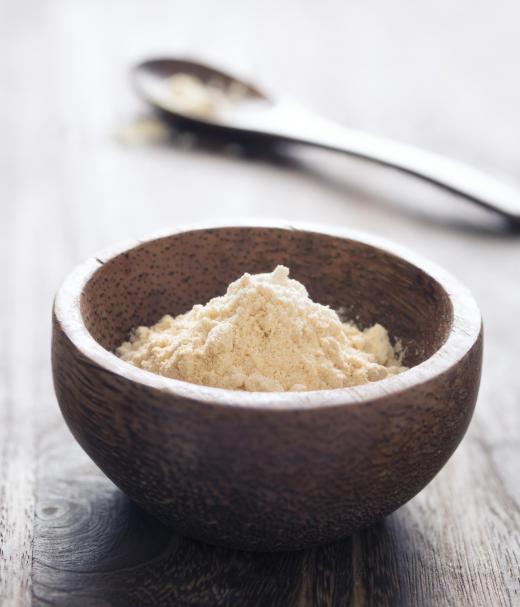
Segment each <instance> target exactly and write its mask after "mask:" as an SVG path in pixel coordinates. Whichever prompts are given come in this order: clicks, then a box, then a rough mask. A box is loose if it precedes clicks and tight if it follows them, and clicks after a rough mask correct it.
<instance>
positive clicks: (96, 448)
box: [52, 224, 482, 550]
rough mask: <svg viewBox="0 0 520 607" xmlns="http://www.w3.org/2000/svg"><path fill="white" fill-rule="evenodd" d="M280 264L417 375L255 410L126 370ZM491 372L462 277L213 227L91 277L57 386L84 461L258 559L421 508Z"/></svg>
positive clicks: (284, 396)
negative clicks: (166, 333) (396, 347)
mask: <svg viewBox="0 0 520 607" xmlns="http://www.w3.org/2000/svg"><path fill="white" fill-rule="evenodd" d="M277 264H284V265H286V266H288V267H289V268H290V270H291V276H292V277H293V278H296V279H297V280H299V281H301V282H302V283H303V284H304V285H306V287H307V288H308V291H309V294H310V296H311V297H312V299H313V300H314V301H317V302H320V303H322V304H327V305H330V306H331V307H333V308H336V309H337V308H339V307H342V308H345V309H346V310H347V313H348V314H349V315H350V316H351V317H352V318H353V319H355V320H356V322H357V323H358V324H360V325H361V326H368V325H370V324H373V323H375V322H380V323H382V324H383V325H384V326H386V327H387V328H388V329H389V332H390V334H391V335H392V336H394V337H398V338H399V339H400V340H401V341H402V343H403V345H404V346H405V348H406V357H405V360H404V363H405V364H406V365H407V366H410V367H412V368H411V369H409V370H408V371H405V372H404V373H402V374H400V375H397V376H395V377H391V378H388V379H385V380H382V381H379V382H374V383H372V384H367V385H363V386H357V387H354V388H343V389H337V390H322V391H315V392H299V393H254V392H249V393H248V392H239V391H228V390H223V389H219V388H209V387H204V386H197V385H194V384H189V383H186V382H182V381H177V380H173V379H168V378H164V377H161V376H159V375H154V374H152V373H149V372H147V371H143V370H141V369H138V368H136V367H133V366H132V365H130V364H128V363H125V362H123V361H121V360H120V359H118V358H117V357H116V356H115V355H114V353H113V352H114V349H115V348H116V347H117V346H118V345H119V344H120V343H121V342H122V341H123V340H124V339H125V338H127V337H128V334H129V331H130V330H131V329H132V328H134V327H136V326H138V325H150V324H152V323H155V322H156V321H157V320H159V319H160V318H161V317H162V316H163V315H164V314H166V313H169V314H173V315H176V314H179V313H181V312H186V311H187V310H189V309H190V308H191V307H192V306H193V305H194V304H196V303H205V302H207V301H208V300H209V299H210V298H212V297H214V296H216V295H222V294H224V293H225V290H226V287H227V285H228V284H229V283H230V282H232V281H233V280H235V279H236V278H238V277H239V276H241V275H242V274H243V273H244V272H250V273H257V272H269V271H271V270H273V268H274V267H275V266H276V265H277ZM288 347H289V344H288ZM481 360H482V323H481V318H480V314H479V311H478V308H477V306H476V304H475V302H474V300H473V298H472V296H471V295H470V294H469V292H468V291H467V290H466V289H465V288H464V287H463V286H462V285H460V283H458V282H457V281H456V280H455V279H453V278H452V277H451V276H450V275H449V274H447V273H446V272H444V271H443V270H441V269H440V268H438V267H436V266H434V265H433V264H430V263H428V262H425V261H423V260H420V259H418V258H416V257H415V256H414V255H412V254H410V253H408V252H406V251H403V250H402V249H401V248H400V247H398V246H397V245H393V244H389V243H387V242H382V241H379V240H378V239H376V238H374V237H371V236H367V235H360V234H356V233H352V232H339V231H327V230H322V229H317V228H315V227H306V226H305V227H290V228H289V227H284V226H279V225H274V224H270V225H235V226H227V227H214V228H211V227H210V228H208V227H195V228H192V229H185V230H179V231H176V232H172V233H169V234H166V235H163V236H160V237H156V238H151V239H148V240H143V241H139V242H135V243H130V244H128V245H124V246H120V247H115V248H114V249H112V250H110V251H108V252H104V253H102V254H99V255H97V256H96V257H93V258H91V259H89V260H88V261H86V262H85V263H84V264H82V265H81V266H80V267H78V268H77V269H76V270H75V271H74V272H73V273H72V274H71V275H70V276H69V277H68V278H67V279H66V281H65V282H64V284H63V286H62V287H61V289H60V291H59V292H58V294H57V296H56V301H55V306H54V328H53V341H52V364H53V373H54V385H55V389H56V395H57V397H58V401H59V404H60V407H61V411H62V413H63V416H64V418H65V420H66V422H67V424H68V425H69V427H70V429H71V431H72V433H73V434H74V436H75V438H76V439H77V441H78V442H79V444H80V445H81V446H82V447H83V449H84V450H85V451H86V452H87V453H88V454H89V456H90V457H91V458H92V459H93V460H94V462H95V463H96V464H97V465H98V466H99V467H100V468H101V470H103V471H104V472H105V474H106V475H107V476H108V477H109V478H110V479H112V481H113V482H114V483H115V484H116V485H117V486H118V487H120V488H121V489H122V490H123V491H124V492H125V493H127V494H128V495H129V496H130V498H131V499H133V500H134V501H135V502H137V503H138V504H139V505H140V506H142V507H143V508H144V509H146V510H147V511H149V512H151V513H152V514H154V515H155V516H156V517H157V518H159V519H160V520H161V521H164V522H165V523H166V524H168V525H170V526H171V527H173V528H174V529H176V530H177V531H178V532H179V533H180V534H184V535H187V536H190V537H192V538H196V539H200V540H202V541H205V542H209V543H214V544H221V545H226V546H231V547H237V548H241V549H250V550H288V549H298V548H304V547H308V546H312V545H316V544H321V543H326V542H330V541H333V540H337V539H339V538H342V537H344V536H347V535H348V534H350V533H351V532H352V531H354V530H355V529H358V528H360V527H363V526H365V525H368V524H369V523H371V522H372V521H375V520H376V519H379V518H381V517H383V516H384V515H386V514H388V513H390V512H392V511H394V510H395V509H396V508H399V506H401V505H402V504H404V503H405V502H406V501H408V500H409V499H411V498H412V497H413V496H414V495H416V494H417V492H419V491H420V490H421V489H422V488H423V487H424V486H425V485H426V484H427V483H428V482H429V481H430V480H431V479H432V478H433V477H434V476H435V475H436V474H437V472H438V471H439V470H440V469H441V468H442V466H443V465H444V464H445V463H446V461H447V460H448V458H449V457H450V455H451V454H452V453H453V451H454V450H455V448H456V446H457V445H458V443H459V442H460V440H461V439H462V437H463V435H464V432H465V431H466V428H467V426H468V423H469V421H470V419H471V415H472V412H473V408H474V405H475V401H476V398H477V392H478V387H479V380H480V370H481Z"/></svg>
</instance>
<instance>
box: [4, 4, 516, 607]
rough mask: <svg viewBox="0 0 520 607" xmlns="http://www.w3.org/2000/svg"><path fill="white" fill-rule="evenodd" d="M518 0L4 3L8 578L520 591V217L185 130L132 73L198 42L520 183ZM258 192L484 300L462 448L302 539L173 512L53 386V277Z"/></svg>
mask: <svg viewBox="0 0 520 607" xmlns="http://www.w3.org/2000/svg"><path fill="white" fill-rule="evenodd" d="M519 19H520V8H519V5H518V3H517V2H516V1H515V0H504V2H501V3H497V4H495V5H493V6H492V4H491V3H475V2H473V1H472V0H460V1H459V2H457V3H453V2H447V1H446V2H435V3H433V2H431V3H418V2H413V1H412V0H403V1H402V2H399V3H387V2H384V0H374V1H372V2H368V3H367V2H365V3H362V2H354V1H352V2H340V1H339V0H338V1H330V2H323V3H318V2H311V1H310V0H308V1H301V2H296V1H288V2H284V3H282V2H277V1H276V0H264V1H262V2H256V3H246V2H240V1H239V0H231V1H228V2H225V3H217V2H210V1H209V0H206V1H192V2H190V3H181V2H179V1H177V2H172V1H167V0H161V1H159V0H156V1H154V2H153V3H152V2H144V1H141V2H124V1H123V0H112V1H111V2H103V1H102V0H69V1H67V2H66V1H64V0H63V1H61V2H60V1H58V0H55V1H52V0H49V1H47V2H41V1H38V0H20V1H18V2H13V1H12V2H9V1H8V0H4V1H2V2H0V39H1V40H2V53H1V55H0V124H1V131H0V132H1V134H2V143H1V145H0V171H1V172H0V175H1V178H0V251H1V255H2V256H1V259H2V262H3V263H2V267H3V270H2V285H1V289H0V336H1V340H2V341H1V355H0V374H1V379H0V544H1V545H0V602H2V603H3V604H4V605H6V606H11V605H13V606H18V605H21V606H25V605H30V604H32V605H38V606H39V605H60V606H71V605H72V606H80V607H84V606H90V605H94V606H98V605H99V606H109V605H110V606H121V607H132V606H141V605H144V606H147V605H153V606H166V605H190V606H197V605H225V606H233V607H234V606H256V605H266V606H284V607H292V606H304V607H307V606H311V605H324V606H325V605H327V606H329V605H330V606H332V605H334V606H339V605H356V606H361V605H375V606H379V605H383V606H384V605H395V606H401V605H413V606H430V605H432V606H433V605H435V606H444V605H453V606H460V605H471V606H475V605H481V606H486V607H487V606H502V605H504V606H505V605H520V581H519V577H520V406H519V400H520V372H519V369H518V360H519V354H518V353H519V352H520V330H519V328H518V323H519V312H520V240H519V237H518V236H515V235H514V234H510V233H508V231H507V230H506V229H505V227H504V225H503V223H502V222H501V221H500V220H499V219H498V218H497V217H495V216H493V215H492V214H488V213H486V212H484V211H481V210H479V209H476V208H474V207H473V206H472V205H471V204H470V203H468V202H466V201H464V200H461V199H458V198H456V197H454V196H452V195H450V194H448V193H445V192H442V191H440V190H439V189H436V188H434V187H432V186H429V185H425V184H422V183H419V182H418V181H416V180H414V179H412V178H409V177H405V176H402V175H398V174H394V173H393V172H391V171H388V170H384V169H381V168H377V167H374V166H371V165H370V164H368V163H363V162H360V161H353V160H350V159H347V158H344V157H341V156H337V155H333V154H328V153H325V152H311V151H304V150H300V149H292V150H289V151H288V153H289V154H290V158H286V159H283V158H279V159H275V160H274V161H269V159H261V158H260V159H256V160H255V159H251V158H241V157H238V155H237V151H236V149H235V148H234V147H231V148H229V147H228V148H226V149H223V150H219V149H214V148H213V147H212V146H207V145H203V146H197V145H194V144H195V143H196V142H194V141H193V139H192V138H191V137H190V136H189V135H186V134H180V135H177V136H175V137H173V140H168V141H164V140H162V138H161V133H160V132H158V133H155V134H154V132H152V131H153V130H154V129H152V128H151V126H153V125H151V126H150V124H148V126H146V123H143V122H140V124H141V126H140V127H136V124H137V123H136V121H139V120H141V119H142V118H143V117H144V118H146V116H147V115H148V114H147V110H146V108H145V107H144V106H143V105H142V104H141V103H140V102H139V100H137V99H136V98H135V96H134V94H133V93H132V90H131V88H130V87H129V85H128V78H127V76H128V69H129V67H130V66H131V65H132V63H133V62H134V61H136V60H139V59H141V58H144V57H146V56H149V55H156V54H168V53H170V54H191V55H198V56H200V57H205V58H207V59H208V60H211V61H214V62H218V63H221V64H222V65H224V66H227V67H228V68H231V69H234V70H235V71H238V72H239V73H242V74H244V75H247V76H249V77H251V78H252V79H254V80H256V81H258V82H259V83H262V84H264V85H266V86H268V87H270V88H272V89H274V90H276V89H278V90H283V91H284V92H286V93H288V94H289V95H291V96H294V97H296V98H299V99H300V100H301V101H303V102H305V103H306V104H307V105H309V106H311V107H313V108H314V109H316V110H317V111H320V112H321V113H322V114H324V115H326V116H329V117H331V118H335V119H337V120H338V121H341V122H344V123H348V124H350V125H354V126H356V127H358V128H362V129H365V130H368V131H371V132H374V133H381V134H385V135H387V136H389V137H394V138H398V139H401V140H404V141H408V142H411V143H414V144H417V145H420V146H423V147H426V148H429V149H432V150H435V151H438V152H441V153H446V154H449V155H452V156H455V157H457V158H459V159H462V160H466V161H468V162H471V163H473V164H474V165H476V166H478V167H481V168H483V169H486V170H488V171H489V172H492V173H494V174H497V175H502V174H503V175H506V176H508V178H509V179H510V180H512V181H513V182H515V181H516V183H517V184H518V185H519V186H520V139H519V133H520V79H519V78H518V59H519V57H520V37H519V36H518V22H519ZM145 126H146V128H144V127H145ZM155 130H157V129H155ZM244 215H245V216H256V217H281V218H284V219H288V220H295V219H298V220H307V221H320V222H322V223H328V224H332V225H341V226H348V227H355V228H359V229H364V230H369V231H373V232H376V233H378V234H380V235H383V236H386V237H390V238H393V239H396V240H398V241H400V242H401V243H402V244H404V245H406V246H408V247H410V248H412V249H413V250H415V251H416V252H418V253H420V254H422V255H424V256H427V257H429V258H431V259H432V260H434V261H436V262H438V263H439V264H441V265H443V266H445V267H446V268H448V269H449V270H450V271H451V272H452V273H454V274H455V275H456V276H458V277H459V278H460V279H462V280H463V281H464V282H465V283H466V284H467V285H468V286H469V287H470V288H471V289H472V291H473V293H474V295H475V297H476V299H477V301H478V302H479V304H480V306H481V309H482V313H483V316H484V321H485V329H486V344H485V361H484V375H483V379H482V387H481V393H480V397H479V401H478V403H477V409H476V414H475V416H474V419H473V422H472V424H471V427H470V429H469V431H468V434H467V435H466V438H465V439H464V441H463V443H462V444H461V446H460V447H459V449H458V450H457V452H456V453H455V455H454V456H453V457H452V459H451V460H450V462H449V463H448V464H447V465H446V467H445V468H444V469H443V470H442V471H441V472H440V473H439V475H438V476H437V477H436V478H435V479H434V481H433V482H432V483H431V484H430V485H429V486H428V487H427V488H426V489H425V490H424V491H423V492H422V493H421V494H420V495H418V496H417V497H416V498H415V499H413V500H412V501H411V502H410V503H408V504H407V505H405V506H404V507H403V508H401V509H400V510H399V511H398V512H396V513H394V514H393V515H391V516H389V517H388V518H386V519H385V520H384V521H381V522H380V523H378V524H376V525H375V526H373V527H371V528H370V529H366V530H364V531H362V532H359V533H356V534H355V535H354V536H353V537H351V538H349V539H346V540H344V541H342V542H339V543H337V544H334V545H330V546H325V547H322V548H317V549H313V550H309V551H306V552H298V553H291V554H274V555H269V554H246V553H239V552H228V551H226V550H223V549H217V548H213V547H210V546H205V545H201V544H197V543H195V542H192V541H190V540H187V539H183V538H180V537H178V536H176V535H175V534H174V533H172V532H171V531H170V530H168V529H166V528H165V527H163V526H162V525H160V524H159V523H157V522H155V521H154V520H153V519H151V518H150V517H149V516H147V515H146V514H144V513H143V512H141V511H140V510H139V509H138V508H137V507H136V506H134V505H132V503H130V502H129V501H128V499H127V498H126V497H125V496H124V495H123V494H122V493H121V492H120V491H119V490H118V489H116V488H115V487H114V486H113V485H112V484H111V483H110V482H109V481H108V480H107V479H106V478H105V477H104V476H103V474H102V473H101V472H100V471H99V470H98V469H97V468H96V466H95V465H94V464H93V463H91V462H90V460H89V459H88V458H87V456H86V455H85V454H84V453H83V452H82V451H81V449H80V448H79V447H78V445H77V444H76V443H75V442H74V440H73V438H72V436H71V435H70V433H69V431H68V430H67V428H66V426H65V424H64V422H63V420H62V418H61V416H60V413H59V410H58V407H57V403H56V399H55V397H54V393H53V388H52V381H51V373H50V362H49V345H50V344H49V338H50V313H51V305H52V297H53V293H54V292H55V290H56V289H57V287H58V285H59V284H60V281H61V280H62V279H63V277H64V276H65V275H66V273H68V272H69V271H70V270H71V269H72V268H73V266H74V265H75V264H77V263H78V262H80V261H81V260H82V259H83V258H85V257H87V256H89V255H91V254H92V253H93V252H95V251H96V250H97V249H99V248H102V247H104V246H106V245H109V244H111V243H113V242H114V241H118V240H121V239H126V238H131V237H137V236H140V235H143V234H147V233H148V232H151V231H154V230H157V229H160V228H166V227H168V226H177V225H179V224H181V223H186V222H192V221H194V220H199V219H204V220H209V219H211V218H217V217H218V218H223V217H227V216H230V217H231V216H244Z"/></svg>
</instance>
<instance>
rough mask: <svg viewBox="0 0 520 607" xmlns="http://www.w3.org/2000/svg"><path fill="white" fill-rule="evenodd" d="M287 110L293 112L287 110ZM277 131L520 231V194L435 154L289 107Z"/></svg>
mask: <svg viewBox="0 0 520 607" xmlns="http://www.w3.org/2000/svg"><path fill="white" fill-rule="evenodd" d="M286 109H287V110H288V109H289V108H286ZM283 114H285V119H283V120H281V121H278V125H277V127H278V128H277V131H278V133H279V134H280V135H281V136H282V138H283V139H284V140H285V141H291V142H298V143H304V144H308V145H313V146H316V147H320V148H325V149H329V150H335V151H339V152H344V153H346V154H350V155H352V156H358V157H360V158H365V159H367V160H372V161H374V162H377V163H379V164H383V165H386V166H390V167H394V168H396V169H399V170H401V171H404V172H405V173H409V174H411V175H415V176H417V177H420V178H422V179H425V180H426V181H429V182H431V183H434V184H437V185H439V186H442V187H443V188H445V189H447V190H450V191H452V192H455V193H457V194H461V195H463V196H465V197H466V198H469V199H470V200H472V201H474V202H476V203H478V204H480V205H482V206H484V207H486V208H488V209H491V210H494V211H496V212H498V213H500V214H501V215H504V216H505V217H507V218H508V219H509V220H510V221H511V222H513V223H515V224H518V225H520V189H515V188H514V187H511V186H508V185H506V184H504V183H502V182H500V181H499V180H498V179H494V178H493V177H490V176H488V175H486V174H484V173H482V172H480V171H479V170H477V169H475V168H473V167H471V166H469V165H467V164H464V163H463V162H459V161H458V160H453V159H451V158H447V157H445V156H441V155H440V154H435V153H434V152H428V151H426V150H422V149H420V148H416V147H414V146H411V145H408V144H405V143H399V142H396V141H391V140H388V139H384V138H382V137H377V136H375V135H371V134H369V133H364V132H361V131H357V130H355V129H350V128H348V127H344V126H342V125H339V124H336V123H334V122H330V121H328V120H325V119H323V118H321V117H320V116H316V115H315V114H312V113H310V112H308V111H307V110H304V109H300V108H296V107H291V110H290V112H283V113H282V115H283Z"/></svg>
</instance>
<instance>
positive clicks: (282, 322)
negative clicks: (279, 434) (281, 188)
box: [116, 266, 406, 392]
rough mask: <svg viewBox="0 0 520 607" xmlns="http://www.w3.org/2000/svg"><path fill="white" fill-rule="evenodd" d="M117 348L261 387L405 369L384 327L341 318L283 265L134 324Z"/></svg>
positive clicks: (154, 365) (218, 381)
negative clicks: (202, 301)
mask: <svg viewBox="0 0 520 607" xmlns="http://www.w3.org/2000/svg"><path fill="white" fill-rule="evenodd" d="M116 353H117V355H118V356H119V357H120V358H122V359H123V360H125V361H127V362H130V363H132V364H133V365H135V366H137V367H140V368H142V369H146V370H147V371H152V372H154V373H158V374H160V375H165V376H167V377H173V378H175V379H181V380H184V381H188V382H192V383H194V384H201V385H205V386H215V387H219V388H228V389H231V390H247V391H262V392H277V391H288V390H293V391H295V390H323V389H330V388H342V387H346V386H355V385H358V384H365V383H368V382H371V381H376V380H379V379H383V378H385V377H388V376H390V375H395V374H397V373H400V372H402V371H404V370H405V369H406V368H405V367H402V366H401V364H400V356H399V355H398V353H397V351H396V349H395V348H394V347H393V346H392V344H391V343H390V340H389V338H388V333H387V331H386V329H385V328H384V327H382V326H381V325H379V324H376V325H374V326H372V327H370V328H368V329H365V330H360V329H358V328H357V327H356V326H355V325H354V324H351V323H342V322H341V320H340V319H339V317H338V315H337V313H336V312H335V311H334V310H332V309H331V308H329V307H326V306H322V305H321V304H318V303H315V302H313V301H312V300H311V299H310V298H309V294H308V293H307V290H306V289H305V287H304V286H303V285H302V284H301V283H300V282H298V281H296V280H292V279H291V278H289V270H288V268H286V267H285V266H278V267H277V268H276V269H275V270H274V271H273V272H271V273H270V274H256V275H250V274H244V275H243V276H242V277H241V278H239V279H238V280H236V281H235V282H233V283H231V284H230V285H229V287H228V289H227V292H226V294H225V295H224V296H222V297H215V298H214V299H212V300H210V301H209V302H208V303H207V304H206V305H196V306H194V307H193V309H192V310H190V311H189V312H187V313H186V314H181V315H180V316H177V317H175V318H173V317H172V316H169V315H166V316H164V317H163V318H162V319H161V320H160V321H159V322H158V323H157V324H155V325H153V326H152V327H139V328H137V329H136V330H135V331H134V332H133V334H132V336H131V337H130V340H129V341H127V342H124V343H123V344H122V345H121V346H120V347H119V348H118V349H117V352H116Z"/></svg>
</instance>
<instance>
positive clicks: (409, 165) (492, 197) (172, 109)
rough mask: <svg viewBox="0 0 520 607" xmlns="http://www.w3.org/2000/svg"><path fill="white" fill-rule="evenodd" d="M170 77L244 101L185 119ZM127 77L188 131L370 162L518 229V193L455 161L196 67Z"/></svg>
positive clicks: (157, 68) (179, 62) (152, 65)
mask: <svg viewBox="0 0 520 607" xmlns="http://www.w3.org/2000/svg"><path fill="white" fill-rule="evenodd" d="M174 74H189V75H192V76H195V77H196V78H198V79H200V80H202V81H203V82H209V81H215V79H217V80H219V81H220V82H222V83H224V84H231V83H238V84H240V85H241V86H242V87H243V91H244V93H245V95H244V97H243V98H242V101H241V102H237V103H235V104H233V105H232V107H227V108H223V109H222V111H218V112H215V113H214V114H208V115H203V116H201V115H200V114H199V115H196V114H190V113H187V112H186V111H181V110H180V109H179V107H178V105H176V103H175V100H174V98H173V95H172V94H171V90H170V88H169V86H168V78H169V77H171V76H173V75H174ZM133 77H134V82H135V86H136V89H137V91H138V93H139V94H140V95H141V96H142V97H143V98H144V99H145V100H146V101H147V102H148V103H150V104H151V105H153V106H154V107H156V108H158V109H159V110H161V112H164V113H166V114H168V115H169V116H170V117H174V118H175V119H176V120H179V121H181V122H183V123H184V124H185V126H188V127H189V128H191V129H194V130H200V129H202V130H212V131H218V132H219V134H220V135H222V136H226V135H227V136H228V137H232V138H233V140H234V141H237V139H248V140H263V141H265V140H270V141H272V142H273V143H275V142H292V143H302V144H307V145H312V146H316V147H320V148H325V149H329V150H335V151H339V152H344V153H346V154H350V155H352V156H358V157H361V158H365V159H367V160H372V161H374V162H377V163H379V164H383V165H386V166H390V167H393V168H396V169H399V170H401V171H404V172H405V173H409V174H411V175H415V176H417V177H420V178H422V179H425V180H426V181H429V182H431V183H434V184H437V185H439V186H442V187H443V188H445V189H447V190H450V191H452V192H455V193H457V194H460V195H462V196H464V197H466V198H468V199H470V200H472V201H473V202H476V203H478V204H480V205H482V206H484V207H486V208H488V209H491V210H493V211H495V212H497V213H499V214H501V215H503V216H504V217H506V218H507V219H508V220H509V221H510V222H512V223H513V224H515V225H516V226H520V190H519V189H516V188H513V187H511V186H508V185H506V184H504V183H502V182H500V181H498V180H496V179H494V178H492V177H490V176H488V175H485V174H484V173H481V172H480V171H478V170H477V169H475V168H473V167H471V166H469V165H466V164H464V163H462V162H459V161H457V160H454V159H451V158H446V157H444V156H441V155H439V154H435V153H433V152H428V151H426V150H422V149H419V148H416V147H413V146H410V145H407V144H404V143H399V142H396V141H391V140H388V139H384V138H382V137H378V136H375V135H371V134H368V133H364V132H361V131H357V130H355V129H351V128H349V127H345V126H343V125H340V124H337V123H334V122H331V121H329V120H327V119H324V118H322V117H320V116H318V115H316V114H313V113H312V112H310V111H309V110H307V109H305V108H303V107H301V106H300V105H298V104H296V103H294V102H292V101H291V102H289V101H286V100H276V99H274V98H273V97H271V96H269V97H268V96H266V95H265V94H264V93H262V92H261V91H260V90H258V89H257V88H256V87H254V86H252V85H250V84H248V83H246V82H244V81H242V80H239V79H237V78H235V77H233V76H230V75H229V74H226V73H224V72H222V71H220V70H218V69H215V68H213V67H209V66H207V65H204V64H202V63H196V62H194V61H189V60H185V59H153V60H150V61H145V62H143V63H141V64H139V65H137V66H136V67H135V68H134V71H133Z"/></svg>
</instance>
